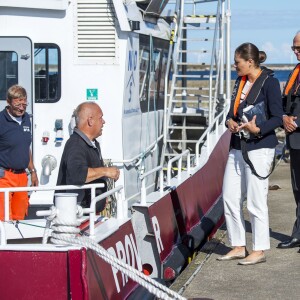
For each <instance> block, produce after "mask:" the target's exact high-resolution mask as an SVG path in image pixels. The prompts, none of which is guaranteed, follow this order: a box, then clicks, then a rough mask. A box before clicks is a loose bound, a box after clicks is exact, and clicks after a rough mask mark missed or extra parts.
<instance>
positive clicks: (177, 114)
mask: <svg viewBox="0 0 300 300" xmlns="http://www.w3.org/2000/svg"><path fill="white" fill-rule="evenodd" d="M204 113H206V111H203V112H202V113H182V112H178V113H174V112H172V113H170V115H171V116H176V117H205V115H204Z"/></svg>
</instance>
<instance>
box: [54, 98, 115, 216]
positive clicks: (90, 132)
mask: <svg viewBox="0 0 300 300" xmlns="http://www.w3.org/2000/svg"><path fill="white" fill-rule="evenodd" d="M74 117H75V124H76V127H75V129H74V132H73V134H72V135H71V136H70V138H69V140H68V141H67V142H66V145H65V148H64V152H63V155H62V158H61V162H60V167H59V173H58V179H57V185H84V184H87V183H104V184H105V188H104V189H97V190H96V195H99V194H101V193H103V192H105V191H106V180H105V179H106V178H107V177H108V178H111V179H114V180H118V178H119V175H120V170H119V169H118V168H116V167H104V164H103V159H102V156H101V150H100V145H99V143H98V141H97V140H96V138H97V137H99V136H100V135H101V134H102V128H103V125H104V124H105V121H104V119H103V113H102V110H101V108H100V107H99V106H98V105H97V104H96V103H95V102H84V103H81V104H80V105H78V107H77V108H76V110H75V112H74ZM74 192H75V193H78V198H77V201H78V203H79V204H80V205H81V206H82V207H89V206H90V203H91V191H90V189H87V190H75V191H74ZM104 207H105V201H104V200H103V201H101V202H98V204H97V207H96V211H97V212H99V211H101V210H103V209H104Z"/></svg>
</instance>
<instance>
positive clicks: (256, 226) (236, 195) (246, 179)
mask: <svg viewBox="0 0 300 300" xmlns="http://www.w3.org/2000/svg"><path fill="white" fill-rule="evenodd" d="M274 151H275V149H269V148H263V149H258V150H252V151H249V152H248V156H249V159H250V160H251V162H252V164H253V165H254V168H255V170H256V172H257V173H258V174H259V175H260V176H266V175H268V174H269V172H270V167H271V164H272V161H273V158H274ZM268 190H269V180H268V179H259V178H258V177H256V176H255V175H253V174H252V172H251V169H250V167H249V166H248V165H247V163H246V162H245V161H244V159H243V155H242V151H241V150H235V149H232V150H231V151H230V152H229V157H228V161H227V165H226V169H225V174H224V180H223V201H224V212H225V219H226V225H227V232H228V239H229V243H230V244H231V246H233V247H234V246H246V230H245V220H244V215H243V201H244V199H245V198H247V209H248V212H249V215H250V222H251V228H252V249H253V250H266V249H270V234H269V214H268V205H267V196H268Z"/></svg>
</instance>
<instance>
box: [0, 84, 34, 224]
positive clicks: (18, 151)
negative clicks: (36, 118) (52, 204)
mask: <svg viewBox="0 0 300 300" xmlns="http://www.w3.org/2000/svg"><path fill="white" fill-rule="evenodd" d="M27 105H28V104H27V93H26V90H25V89H24V88H23V87H21V86H19V85H13V86H11V87H10V88H9V89H8V91H7V106H6V107H5V108H4V110H3V111H1V112H0V188H8V187H23V186H24V187H25V186H27V184H28V178H27V171H26V169H28V173H29V174H31V184H32V185H33V186H37V185H38V178H37V174H36V170H35V167H34V164H33V161H32V154H31V150H30V144H31V123H30V117H29V115H28V113H27V112H26V107H27ZM28 203H29V201H28V193H27V192H26V191H24V192H11V193H9V219H11V220H23V219H24V218H25V215H26V214H27V210H28ZM4 217H5V216H4V193H0V220H4Z"/></svg>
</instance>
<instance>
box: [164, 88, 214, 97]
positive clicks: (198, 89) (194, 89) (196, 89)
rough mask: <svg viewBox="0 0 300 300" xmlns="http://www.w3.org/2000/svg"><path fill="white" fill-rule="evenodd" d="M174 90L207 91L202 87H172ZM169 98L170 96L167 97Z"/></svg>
mask: <svg viewBox="0 0 300 300" xmlns="http://www.w3.org/2000/svg"><path fill="white" fill-rule="evenodd" d="M174 90H190V91H208V90H209V88H204V87H188V86H187V87H181V86H178V87H174ZM169 96H170V95H169Z"/></svg>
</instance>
